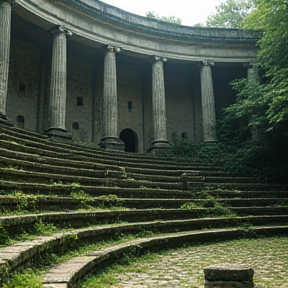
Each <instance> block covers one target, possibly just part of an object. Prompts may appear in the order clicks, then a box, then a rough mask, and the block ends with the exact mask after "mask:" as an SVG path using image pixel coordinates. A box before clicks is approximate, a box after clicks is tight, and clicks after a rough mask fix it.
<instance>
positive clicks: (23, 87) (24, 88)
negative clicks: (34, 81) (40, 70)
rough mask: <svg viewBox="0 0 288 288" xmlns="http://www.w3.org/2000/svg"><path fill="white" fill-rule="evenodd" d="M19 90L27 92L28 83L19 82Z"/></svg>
mask: <svg viewBox="0 0 288 288" xmlns="http://www.w3.org/2000/svg"><path fill="white" fill-rule="evenodd" d="M19 92H23V93H25V92H26V85H25V84H23V83H21V84H19Z"/></svg>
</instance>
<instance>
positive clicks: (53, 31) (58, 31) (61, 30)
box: [50, 25, 73, 37]
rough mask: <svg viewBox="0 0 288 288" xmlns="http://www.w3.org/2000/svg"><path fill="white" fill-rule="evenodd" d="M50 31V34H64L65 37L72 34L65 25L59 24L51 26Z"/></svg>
mask: <svg viewBox="0 0 288 288" xmlns="http://www.w3.org/2000/svg"><path fill="white" fill-rule="evenodd" d="M50 33H51V34H52V35H57V34H62V33H63V34H65V35H66V36H67V37H71V36H72V35H73V33H72V31H71V30H69V29H68V28H66V27H65V26H63V25H59V26H56V27H53V28H52V29H51V30H50Z"/></svg>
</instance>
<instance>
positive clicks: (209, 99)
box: [200, 61, 216, 143]
mask: <svg viewBox="0 0 288 288" xmlns="http://www.w3.org/2000/svg"><path fill="white" fill-rule="evenodd" d="M213 65H214V63H213V62H207V61H204V62H203V65H201V68H200V77H201V101H202V123H203V134H204V142H206V143H209V142H215V141H216V131H215V128H216V111H215V99H214V90H213V80H212V70H211V67H212V66H213Z"/></svg>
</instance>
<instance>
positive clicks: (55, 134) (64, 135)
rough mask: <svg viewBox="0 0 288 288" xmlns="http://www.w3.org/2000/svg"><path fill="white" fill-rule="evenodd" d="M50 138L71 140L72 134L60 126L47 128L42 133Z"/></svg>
mask: <svg viewBox="0 0 288 288" xmlns="http://www.w3.org/2000/svg"><path fill="white" fill-rule="evenodd" d="M44 134H45V135H47V136H48V137H49V138H50V139H52V140H64V141H67V140H72V135H71V134H70V133H68V132H67V131H66V130H65V129H62V128H53V127H51V128H49V129H48V130H46V131H45V133H44Z"/></svg>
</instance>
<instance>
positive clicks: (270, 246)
mask: <svg viewBox="0 0 288 288" xmlns="http://www.w3.org/2000/svg"><path fill="white" fill-rule="evenodd" d="M287 247H288V236H286V237H272V238H261V239H244V240H235V241H229V242H223V243H216V244H204V245H200V246H192V247H188V248H182V249H177V250H170V251H167V252H164V253H163V254H160V255H157V256H156V257H155V258H153V259H152V260H151V259H149V258H148V260H145V257H144V258H142V259H141V258H140V259H138V261H136V262H134V263H132V264H130V265H129V266H127V267H123V272H121V273H120V272H119V273H117V272H115V273H113V276H115V277H116V278H117V279H118V284H116V285H113V286H111V287H112V288H124V287H125V288H132V287H133V288H151V287H155V288H156V287H165V288H166V287H168V288H174V287H175V288H176V287H177V288H182V287H190V288H203V287H204V273H203V269H204V268H205V267H207V266H210V265H216V264H219V263H224V262H229V263H239V264H241V263H242V264H247V265H249V266H251V267H253V269H254V270H255V276H254V283H255V288H258V287H259V288H260V287H261V288H287V287H288V286H287V283H288V273H287V271H288V249H287ZM255 279H256V280H255Z"/></svg>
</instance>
